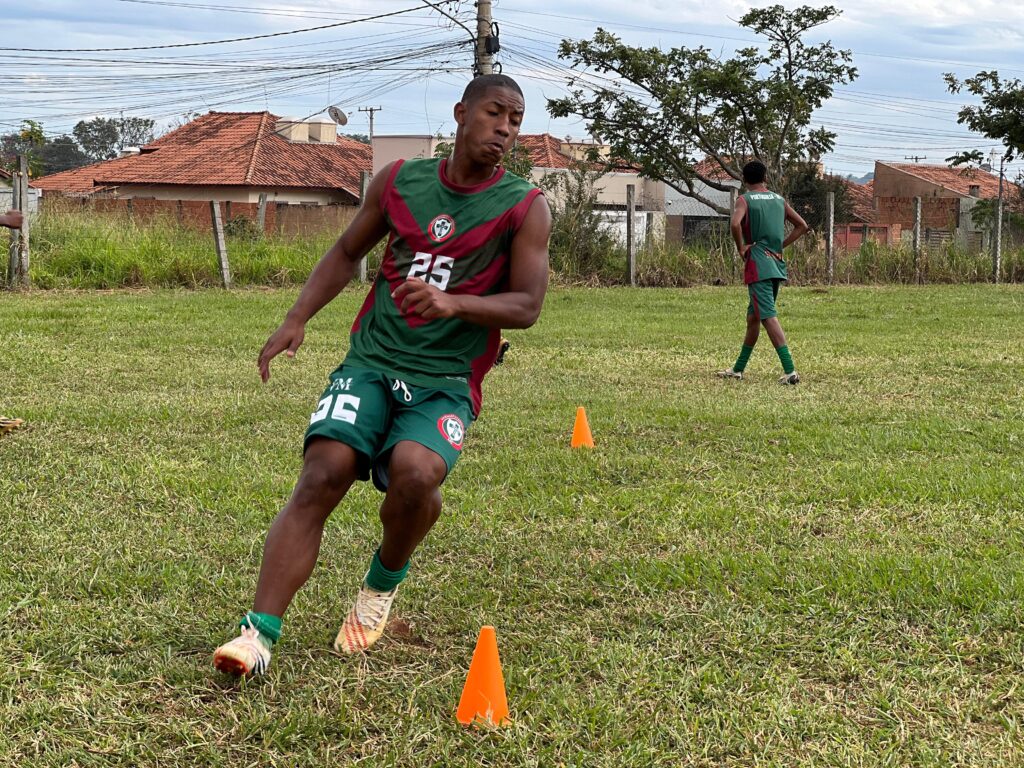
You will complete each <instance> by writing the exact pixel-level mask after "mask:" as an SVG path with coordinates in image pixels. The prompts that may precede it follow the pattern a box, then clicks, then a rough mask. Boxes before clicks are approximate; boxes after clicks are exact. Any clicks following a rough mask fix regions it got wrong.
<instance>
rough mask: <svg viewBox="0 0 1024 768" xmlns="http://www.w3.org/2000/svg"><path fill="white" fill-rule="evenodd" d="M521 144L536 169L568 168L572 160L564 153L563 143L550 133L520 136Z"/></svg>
mask: <svg viewBox="0 0 1024 768" xmlns="http://www.w3.org/2000/svg"><path fill="white" fill-rule="evenodd" d="M518 141H519V143H520V144H522V145H523V146H524V147H525V148H526V151H527V152H529V153H530V161H531V162H532V163H533V167H534V168H568V167H569V166H570V165H571V164H572V158H571V157H570V156H569V155H567V154H565V153H563V152H562V142H561V141H559V140H558V139H556V138H555V137H554V136H552V135H551V134H550V133H541V134H520V135H519V139H518Z"/></svg>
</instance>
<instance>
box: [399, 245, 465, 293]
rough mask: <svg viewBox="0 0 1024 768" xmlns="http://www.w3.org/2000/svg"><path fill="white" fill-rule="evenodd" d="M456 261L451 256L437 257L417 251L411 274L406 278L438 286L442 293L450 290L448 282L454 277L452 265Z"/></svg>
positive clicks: (410, 269) (410, 268) (410, 270)
mask: <svg viewBox="0 0 1024 768" xmlns="http://www.w3.org/2000/svg"><path fill="white" fill-rule="evenodd" d="M454 263H455V259H453V258H451V257H450V256H435V255H434V254H432V253H424V252H423V251H417V252H416V255H415V256H414V257H413V260H412V266H411V267H409V274H407V275H406V276H405V277H406V279H408V278H410V277H418V278H420V279H421V280H423V281H424V282H425V283H427V284H429V285H436V286H437V287H438V288H440V289H441V290H442V291H443V290H446V289H447V288H448V280H449V279H450V278H451V276H452V265H453V264H454Z"/></svg>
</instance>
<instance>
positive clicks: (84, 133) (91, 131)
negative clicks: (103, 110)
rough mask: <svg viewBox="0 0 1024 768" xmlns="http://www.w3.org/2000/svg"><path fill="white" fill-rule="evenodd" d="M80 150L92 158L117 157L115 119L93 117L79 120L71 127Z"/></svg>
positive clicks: (117, 136)
mask: <svg viewBox="0 0 1024 768" xmlns="http://www.w3.org/2000/svg"><path fill="white" fill-rule="evenodd" d="M72 133H74V134H75V139H76V140H77V141H78V145H79V146H80V147H81V148H82V150H83V151H84V152H85V154H87V155H88V156H89V157H90V158H92V159H93V160H110V159H111V158H113V157H117V145H118V141H119V139H120V135H119V133H118V130H117V121H116V120H114V119H111V118H108V117H94V118H93V119H92V120H79V121H78V123H76V124H75V127H74V128H73V129H72Z"/></svg>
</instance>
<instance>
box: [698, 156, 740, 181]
mask: <svg viewBox="0 0 1024 768" xmlns="http://www.w3.org/2000/svg"><path fill="white" fill-rule="evenodd" d="M725 160H726V162H728V161H729V160H730V158H728V157H727V158H725ZM693 170H695V171H696V172H697V173H698V174H700V175H701V176H703V177H704V178H705V179H710V180H711V181H736V179H734V178H733V177H732V176H731V175H730V174H729V172H728V171H726V170H725V169H724V168H722V166H721V165H719V163H718V161H717V160H715V159H714V158H712V157H705V158H704V159H703V160H701V161H700V162H699V163H697V164H696V165H695V166H693Z"/></svg>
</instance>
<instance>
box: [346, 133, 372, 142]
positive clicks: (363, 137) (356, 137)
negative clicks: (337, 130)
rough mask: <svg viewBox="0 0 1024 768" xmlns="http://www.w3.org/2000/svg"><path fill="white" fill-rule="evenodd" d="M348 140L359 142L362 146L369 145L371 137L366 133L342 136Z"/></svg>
mask: <svg viewBox="0 0 1024 768" xmlns="http://www.w3.org/2000/svg"><path fill="white" fill-rule="evenodd" d="M341 135H342V136H344V137H345V138H346V139H352V141H358V142H359V143H360V144H369V143H370V136H369V134H366V133H343V134H341Z"/></svg>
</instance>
